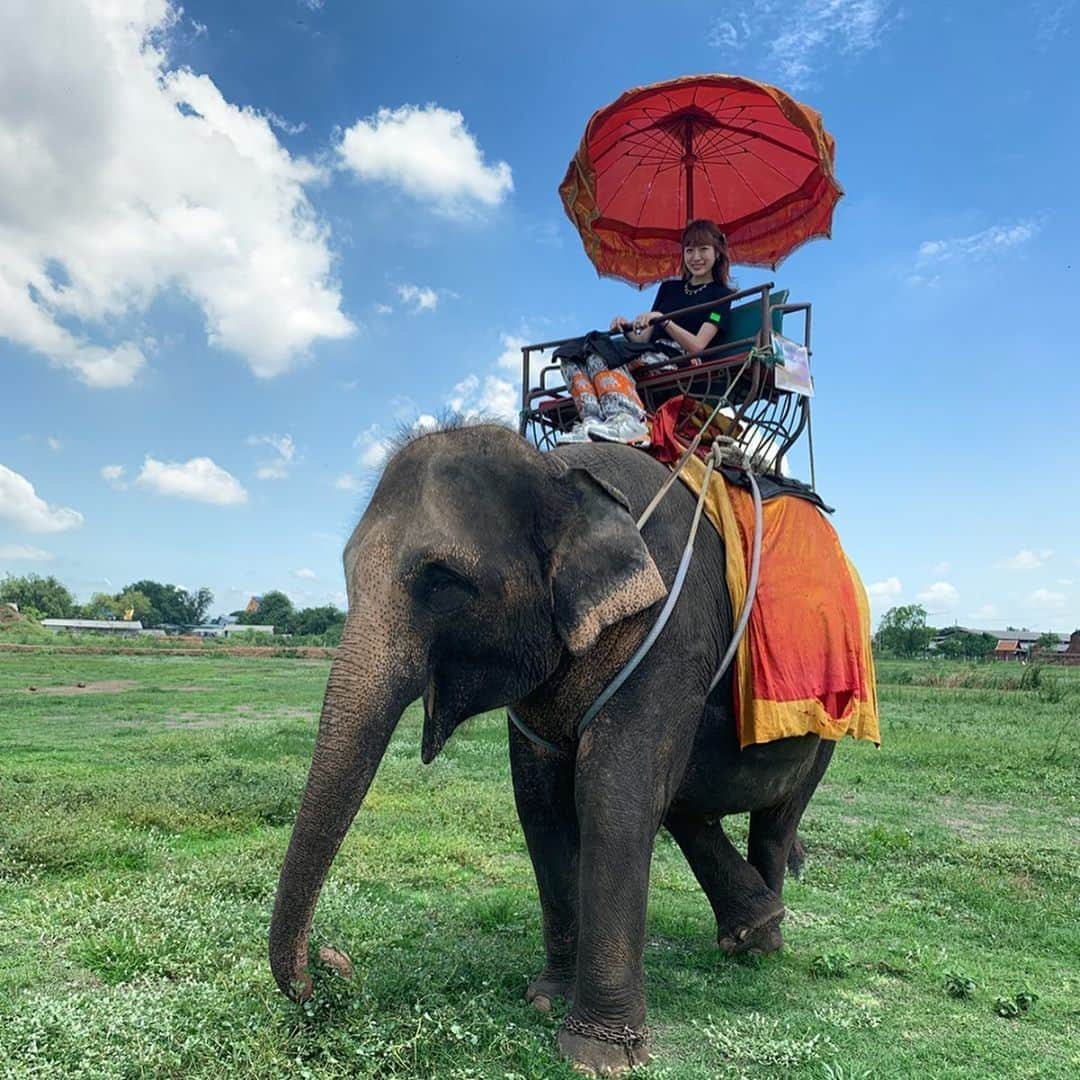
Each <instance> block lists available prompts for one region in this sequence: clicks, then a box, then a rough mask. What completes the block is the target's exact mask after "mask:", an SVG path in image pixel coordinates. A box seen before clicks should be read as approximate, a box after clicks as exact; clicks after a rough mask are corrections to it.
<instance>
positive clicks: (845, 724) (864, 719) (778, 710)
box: [679, 456, 881, 746]
mask: <svg viewBox="0 0 1080 1080" xmlns="http://www.w3.org/2000/svg"><path fill="white" fill-rule="evenodd" d="M679 476H680V479H681V480H683V481H684V482H685V483H686V484H687V486H688V487H689V488H690V489H691V490H692V491H693V492H694V494H695V495H697V494H698V493H699V492H700V491H701V485H702V483H703V482H704V478H705V465H704V464H703V463H702V462H701V461H700V460H699V459H698V458H696V457H694V456H691V457H690V459H689V460H688V461H687V463H686V465H685V466H684V468H683V471H682V472H681V473H680V474H679ZM709 489H710V490H709V491H708V493H707V494H706V496H705V512H706V515H707V516H708V518H709V520H710V521H711V522H712V524H713V525H714V526H715V527H716V529H717V531H718V532H719V533H720V535H721V536H722V537H723V538H724V542H725V548H726V553H727V554H726V559H727V566H726V573H727V584H728V590H729V591H730V593H731V605H732V611H733V612H734V616H735V618H736V619H737V618H738V615H739V612H741V611H742V609H743V604H744V603H745V600H746V590H747V579H748V577H749V567H750V558H751V554H750V553H751V545H752V543H753V531H754V504H753V499H752V498H751V495H750V493H749V492H748V491H744V490H742V488H740V487H737V486H736V485H734V484H731V483H730V482H729V481H728V480H726V479H725V478H724V477H723V476H722V475H721V474H720V473H719V471H717V472H714V473H713V477H712V481H711V482H710V484H709ZM762 509H763V531H762V540H761V567H760V571H759V574H758V588H757V595H756V597H755V599H754V606H753V608H752V609H751V612H750V622H749V624H748V626H747V632H746V634H744V635H743V639H742V641H741V642H740V643H739V647H738V649H737V651H736V654H735V677H734V685H735V714H736V720H737V723H738V731H739V742H740V744H741V745H742V746H750V745H752V744H754V743H766V742H771V741H772V740H773V739H784V738H787V737H788V736H792V735H805V734H807V733H808V732H814V733H815V734H817V735H820V736H821V737H822V738H823V739H840V738H842V737H843V736H844V735H851V736H853V737H854V738H856V739H869V740H871V741H872V742H874V743H876V744H879V745H880V743H881V735H880V733H879V730H878V708H877V683H876V680H875V676H874V658H873V654H872V652H871V649H870V606H869V604H868V603H867V599H866V591H865V590H864V589H863V585H862V582H861V581H860V580H859V575H858V573H857V572H856V570H855V567H854V566H852V564H851V563H850V562H849V561H848V558H847V556H846V555H845V554H844V551H843V548H841V546H840V541H839V539H838V537H837V535H836V531H835V529H833V527H832V525H831V524H830V523H829V522H828V520H826V518H825V516H824V514H822V512H821V511H820V510H819V509H818V508H817V507H816V506H815V505H814V504H813V503H811V502H809V501H807V500H806V499H802V498H798V497H795V496H790V495H781V496H778V497H776V498H772V499H769V500H767V501H766V502H765V503H764V505H763V508H762Z"/></svg>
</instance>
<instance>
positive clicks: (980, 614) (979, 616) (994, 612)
mask: <svg viewBox="0 0 1080 1080" xmlns="http://www.w3.org/2000/svg"><path fill="white" fill-rule="evenodd" d="M997 617H998V609H997V605H996V604H983V606H982V607H981V608H979V610H978V611H976V612H975V613H974V615H972V618H973V619H975V620H976V622H979V621H981V620H983V619H996V618H997Z"/></svg>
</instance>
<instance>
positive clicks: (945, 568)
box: [934, 562, 952, 577]
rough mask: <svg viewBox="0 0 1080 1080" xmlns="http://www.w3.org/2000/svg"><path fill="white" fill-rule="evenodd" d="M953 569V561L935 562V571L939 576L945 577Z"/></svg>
mask: <svg viewBox="0 0 1080 1080" xmlns="http://www.w3.org/2000/svg"><path fill="white" fill-rule="evenodd" d="M951 569H952V563H950V562H939V563H935V564H934V573H935V574H936V575H937V576H938V577H943V576H944V575H945V574H947V573H948V572H949V571H950V570H951Z"/></svg>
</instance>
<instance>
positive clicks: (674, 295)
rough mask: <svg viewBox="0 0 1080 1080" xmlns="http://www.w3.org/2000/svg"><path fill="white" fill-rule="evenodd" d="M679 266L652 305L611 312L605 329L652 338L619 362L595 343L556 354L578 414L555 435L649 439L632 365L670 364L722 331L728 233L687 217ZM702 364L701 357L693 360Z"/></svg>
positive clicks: (637, 341) (634, 338) (638, 340)
mask: <svg viewBox="0 0 1080 1080" xmlns="http://www.w3.org/2000/svg"><path fill="white" fill-rule="evenodd" d="M682 249H683V271H682V276H681V277H680V278H676V279H673V280H671V281H665V282H663V283H662V284H661V286H660V289H659V291H658V292H657V294H656V299H655V300H654V301H653V306H652V310H651V311H646V312H643V313H642V314H641V315H638V316H637V317H636V318H634V319H626V318H624V317H623V316H622V315H616V316H615V318H614V319H612V320H611V325H610V327H609V330H610V331H611V332H612V333H619V332H621V333H622V334H623V335H624V336H625V337H626V340H627V341H629V342H631V343H633V344H634V345H637V346H642V345H646V344H648V345H652V346H655V347H654V348H653V349H649V350H646V351H643V352H640V353H639V354H638V355H637V356H635V357H633V358H632V359H631V360H630V362H629V363H627V364H626V365H625V366H623V367H612V366H611V365H610V359H609V360H605V359H604V358H602V357H601V356H600V355H599V354H598V353H596V352H595V351H591V350H589V349H586V350H585V355H584V356H582V357H572V358H566V359H563V361H562V373H563V377H564V378H565V379H566V385H567V386H568V387H569V389H570V394H571V395H572V397H573V399H574V404H575V405H576V406H577V411H578V416H579V417H580V418H581V419H580V420H579V421H578V422H577V423H576V424H575V425H574V426H573V427H572V428H571V429H570V431H568V432H566V433H565V434H563V435H562V436H560V438H559V442H585V441H587V440H588V439H590V438H592V439H605V440H609V441H612V442H629V443H634V444H636V445H645V446H647V445H648V441H649V428H648V425H647V424H646V423H645V407H644V405H643V404H642V402H641V398H640V397H639V396H638V393H637V390H636V389H635V388H634V380H633V377H632V373H634V372H640V371H646V370H649V369H650V368H656V367H662V366H663V365H665V364H670V363H671V362H672V361H673V360H675V359H678V357H680V356H683V355H685V354H686V353H696V352H700V351H701V350H702V349H707V348H709V347H710V346H711V345H717V344H719V343H720V341H721V340H722V338H723V333H724V329H725V324H726V322H727V318H728V312H729V311H730V310H731V302H730V301H729V300H727V297H728V296H730V295H731V294H732V293H733V292H734V291H735V290H734V289H733V288H732V285H731V281H730V279H729V277H728V272H729V270H730V266H731V263H730V261H729V259H728V253H727V241H726V239H725V238H724V234H723V233H722V232H721V231H720V230H719V229H718V228H717V227H716V225H715V223H714V222H711V221H706V220H705V219H699V220H697V221H691V222H690V223H689V224H688V225H687V226H686V228H685V229H684V230H683V234H682ZM699 304H710V306H709V307H706V308H702V309H701V310H700V311H694V312H690V313H689V314H686V315H679V316H677V317H675V318H673V319H668V318H665V317H664V316H665V315H667V314H669V313H670V312H672V311H679V310H680V309H682V308H686V307H693V306H697V305H699ZM691 363H692V364H700V363H701V360H700V359H694V360H691Z"/></svg>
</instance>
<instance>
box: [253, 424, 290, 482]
mask: <svg viewBox="0 0 1080 1080" xmlns="http://www.w3.org/2000/svg"><path fill="white" fill-rule="evenodd" d="M247 442H248V445H249V446H269V447H270V448H271V449H272V450H274V452H275V454H276V456H275V457H272V458H269V459H267V460H265V461H261V462H259V467H258V469H256V471H255V476H256V477H257V478H258V479H259V480H284V479H285V478H286V477H287V476H288V475H289V467H290V466H291V465H292V463H293V459H294V458H295V457H296V446H295V444H294V443H293V440H292V436H291V435H249V436H248V438H247Z"/></svg>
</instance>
